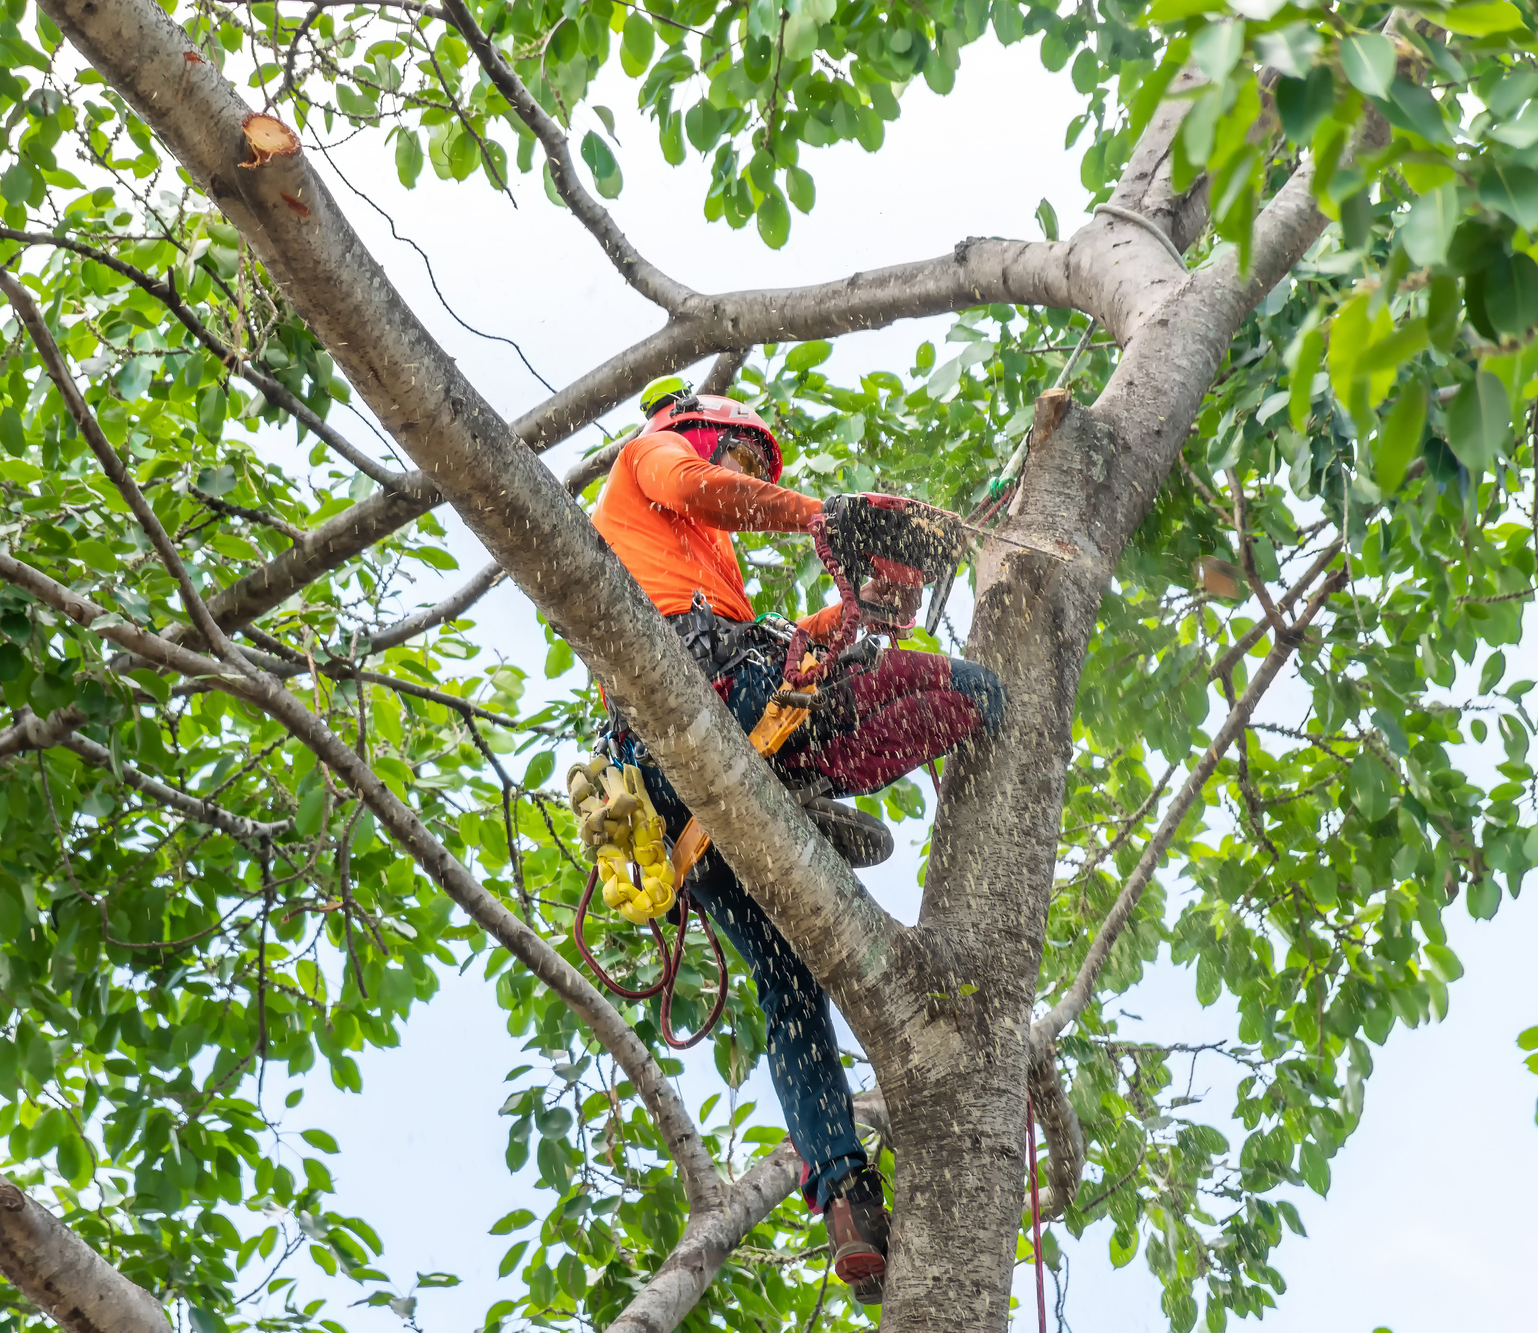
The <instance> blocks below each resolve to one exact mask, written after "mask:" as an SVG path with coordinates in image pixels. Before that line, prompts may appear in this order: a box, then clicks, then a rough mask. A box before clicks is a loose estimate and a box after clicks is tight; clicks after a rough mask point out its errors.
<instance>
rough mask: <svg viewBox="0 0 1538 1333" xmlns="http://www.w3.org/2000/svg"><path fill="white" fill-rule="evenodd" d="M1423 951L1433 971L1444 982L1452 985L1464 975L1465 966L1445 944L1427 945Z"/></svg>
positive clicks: (1423, 947)
mask: <svg viewBox="0 0 1538 1333" xmlns="http://www.w3.org/2000/svg"><path fill="white" fill-rule="evenodd" d="M1422 950H1423V952H1424V953H1425V955H1426V961H1427V962H1428V963H1430V964H1431V970H1432V971H1433V972H1435V973H1436V974H1437V976H1438V977H1440V978H1441V979H1442V980H1443V981H1445V982H1448V983H1449V984H1451V983H1452V982H1454V981H1457V980H1458V978H1459V977H1461V976H1462V975H1463V964H1462V963H1460V962H1459V961H1458V955H1457V954H1455V953H1454V952H1453V951H1452V950H1451V949H1449V948H1448V947H1447V946H1446V945H1445V944H1426V945H1423V946H1422Z"/></svg>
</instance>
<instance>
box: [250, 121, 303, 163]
mask: <svg viewBox="0 0 1538 1333" xmlns="http://www.w3.org/2000/svg"><path fill="white" fill-rule="evenodd" d="M240 128H241V131H242V132H243V133H244V134H245V136H246V144H247V146H248V147H249V148H250V149H251V161H249V162H242V163H241V164H240V165H241V166H243V167H245V168H246V170H248V171H255V170H256V169H257V168H258V167H263V166H266V164H267V163H268V162H270V161H271V160H272V159H273V158H275V157H297V156H298V155H299V153H300V152H301V151H303V145H301V144H300V142H299V136H298V135H297V134H295V133H294V132H293V130H291V129H289V127H288V126H287V125H285V124H284V123H283V122H282V121H281V120H279V119H278V118H277V117H276V116H269V115H266V114H264V113H263V112H260V111H253V112H252V113H251V114H250V115H249V116H247V117H246V118H245V119H244V120H242V121H241V122H240Z"/></svg>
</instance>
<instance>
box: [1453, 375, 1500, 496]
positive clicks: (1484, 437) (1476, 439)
mask: <svg viewBox="0 0 1538 1333" xmlns="http://www.w3.org/2000/svg"><path fill="white" fill-rule="evenodd" d="M1510 436H1511V400H1510V399H1509V398H1508V397H1507V396H1506V388H1505V386H1504V385H1503V384H1502V383H1501V382H1500V380H1498V379H1497V378H1496V377H1495V376H1494V375H1492V374H1491V373H1490V372H1489V371H1488V370H1481V371H1480V372H1479V373H1478V374H1477V375H1475V376H1474V378H1473V379H1472V380H1471V381H1469V382H1468V383H1467V384H1465V385H1464V386H1463V387H1462V388H1461V389H1459V390H1458V396H1457V397H1456V398H1454V399H1453V401H1452V403H1451V404H1450V405H1449V407H1448V409H1447V443H1448V444H1449V445H1450V446H1451V448H1452V451H1453V453H1455V454H1456V455H1457V456H1458V461H1459V462H1461V463H1462V464H1463V466H1464V467H1466V468H1468V470H1469V471H1470V472H1471V473H1473V474H1474V476H1476V477H1478V476H1480V475H1481V474H1482V473H1484V472H1486V471H1488V470H1489V468H1490V465H1491V464H1492V463H1493V462H1494V461H1495V455H1496V454H1497V453H1498V452H1499V451H1500V450H1501V449H1502V448H1503V447H1504V446H1505V444H1506V441H1507V440H1508V439H1509V438H1510Z"/></svg>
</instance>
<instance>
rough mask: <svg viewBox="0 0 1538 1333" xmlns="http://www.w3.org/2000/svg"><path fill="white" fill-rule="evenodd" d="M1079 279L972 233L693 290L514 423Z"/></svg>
mask: <svg viewBox="0 0 1538 1333" xmlns="http://www.w3.org/2000/svg"><path fill="white" fill-rule="evenodd" d="M50 3H52V0H50ZM1149 244H1150V245H1152V244H1153V242H1152V241H1149ZM1080 285H1082V284H1079V285H1076V280H1075V279H1074V278H1073V276H1072V274H1071V273H1070V265H1069V243H1068V242H1062V241H1052V242H1046V241H1006V240H995V239H992V238H982V237H969V238H968V239H967V240H964V241H962V242H961V243H960V244H958V245H957V246H956V247H955V249H954V250H953V251H952V252H951V253H950V254H947V255H939V256H936V257H935V258H933V259H922V260H918V261H916V262H914V263H909V264H895V265H893V266H892V267H890V268H883V269H873V270H870V271H868V272H863V273H854V274H851V275H850V276H849V277H847V278H840V279H838V280H837V281H834V282H827V283H818V284H817V285H815V286H811V287H785V288H764V289H759V290H751V291H741V292H724V293H721V294H719V295H713V296H712V295H703V294H702V295H699V296H693V297H690V298H689V300H688V302H687V303H686V304H685V305H684V306H682V307H681V308H680V309H679V310H677V311H676V312H674V315H673V318H672V319H671V320H669V322H668V323H667V325H666V326H665V327H664V328H662V329H659V330H658V331H657V332H656V333H653V334H651V335H650V336H649V337H646V338H643V339H642V340H641V341H640V342H638V343H636V344H634V345H633V346H631V347H629V348H627V349H626V350H625V351H623V352H621V353H620V354H619V355H618V356H614V357H611V358H610V359H609V360H608V361H606V362H604V364H603V365H601V366H598V367H596V368H594V369H593V370H591V371H589V372H588V373H587V374H585V375H583V376H581V377H580V378H579V379H576V380H574V381H573V382H572V383H571V384H569V385H567V386H566V387H565V388H564V389H562V390H561V391H560V392H559V393H557V394H554V395H552V396H551V397H550V398H548V399H547V400H546V401H545V402H544V403H542V404H540V405H539V406H538V407H536V408H533V409H532V410H531V411H529V412H526V413H524V415H523V416H521V417H519V418H518V419H517V420H516V421H514V422H513V423H512V428H513V431H514V432H515V433H516V434H517V435H518V437H519V438H520V439H522V440H523V441H524V443H525V444H527V445H528V446H529V447H530V448H532V449H540V448H544V447H546V446H548V445H549V444H551V443H553V442H554V441H555V440H557V439H562V438H564V437H565V436H567V435H570V434H571V433H572V432H574V431H576V430H579V429H580V428H581V427H583V426H585V425H586V424H587V423H588V422H589V421H591V420H593V418H594V417H596V416H597V415H598V414H599V413H600V412H605V411H607V410H608V409H609V408H611V407H613V406H615V405H616V404H617V403H620V402H623V401H624V400H625V399H626V398H628V397H629V396H630V395H631V394H633V393H637V392H639V391H640V389H641V388H642V387H643V386H644V385H645V384H646V383H647V381H648V380H651V379H653V378H655V377H656V376H658V375H663V374H667V373H669V372H671V371H674V370H676V369H678V368H679V367H681V366H687V365H689V364H691V363H692V362H695V361H697V360H699V359H700V357H702V356H708V355H711V354H712V353H718V352H720V351H721V350H722V349H723V348H729V347H742V346H746V345H754V344H758V343H763V342H804V341H806V340H807V339H810V338H834V337H837V336H839V335H840V334H844V333H854V332H857V331H859V330H863V329H875V328H883V327H885V326H886V325H888V324H892V323H895V322H896V321H897V320H899V319H917V318H919V317H921V316H924V315H938V314H944V313H945V312H947V311H951V310H964V309H966V308H967V307H969V306H974V305H981V304H984V303H986V302H989V301H999V302H1003V303H1006V304H1013V305H1052V306H1070V307H1072V308H1074V309H1082V308H1083V304H1084V300H1085V297H1084V295H1083V294H1082V293H1081V291H1080ZM1107 327H1109V328H1111V330H1112V332H1113V333H1114V332H1115V326H1114V325H1107Z"/></svg>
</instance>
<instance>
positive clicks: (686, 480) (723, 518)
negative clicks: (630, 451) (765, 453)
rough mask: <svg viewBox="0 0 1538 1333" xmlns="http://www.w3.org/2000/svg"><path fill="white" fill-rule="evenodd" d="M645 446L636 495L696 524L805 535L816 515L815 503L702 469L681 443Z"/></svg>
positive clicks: (726, 473)
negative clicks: (644, 497) (638, 494)
mask: <svg viewBox="0 0 1538 1333" xmlns="http://www.w3.org/2000/svg"><path fill="white" fill-rule="evenodd" d="M637 443H638V444H639V443H641V442H640V441H637ZM646 443H647V445H648V446H649V447H647V448H646V449H645V450H644V451H641V452H640V453H639V454H638V457H637V460H636V480H637V482H639V484H640V487H641V490H642V492H643V493H644V494H645V496H646V498H647V499H648V500H650V501H651V502H652V503H653V504H659V505H661V506H663V508H665V509H671V510H672V511H673V512H674V513H675V514H681V515H683V516H684V517H685V518H692V519H693V520H694V521H695V522H696V523H704V524H706V525H708V526H709V527H712V528H720V529H721V530H722V531H725V532H805V531H806V525H807V524H808V523H809V522H810V521H811V519H812V518H813V516H815V515H816V514H818V513H819V512H821V509H822V502H821V501H820V500H815V499H813V498H812V497H811V496H809V495H802V494H800V493H799V492H797V491H789V490H786V489H785V488H784V487H782V486H775V485H774V484H772V483H771V482H767V481H758V480H756V479H755V478H753V477H749V476H745V475H743V474H742V473H741V472H732V471H731V470H729V469H727V468H724V467H717V466H715V465H714V464H713V463H707V462H706V461H705V460H704V459H703V458H700V457H699V456H697V455H696V454H695V453H694V452H693V451H692V450H691V449H690V448H689V446H688V445H687V444H685V443H684V442H683V441H682V440H681V439H680V440H678V442H677V445H676V446H675V445H674V444H673V443H672V441H667V442H666V443H663V442H661V441H659V442H658V443H656V444H653V443H652V442H651V441H647V442H646ZM631 447H632V448H634V447H635V446H634V445H632V446H631Z"/></svg>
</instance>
